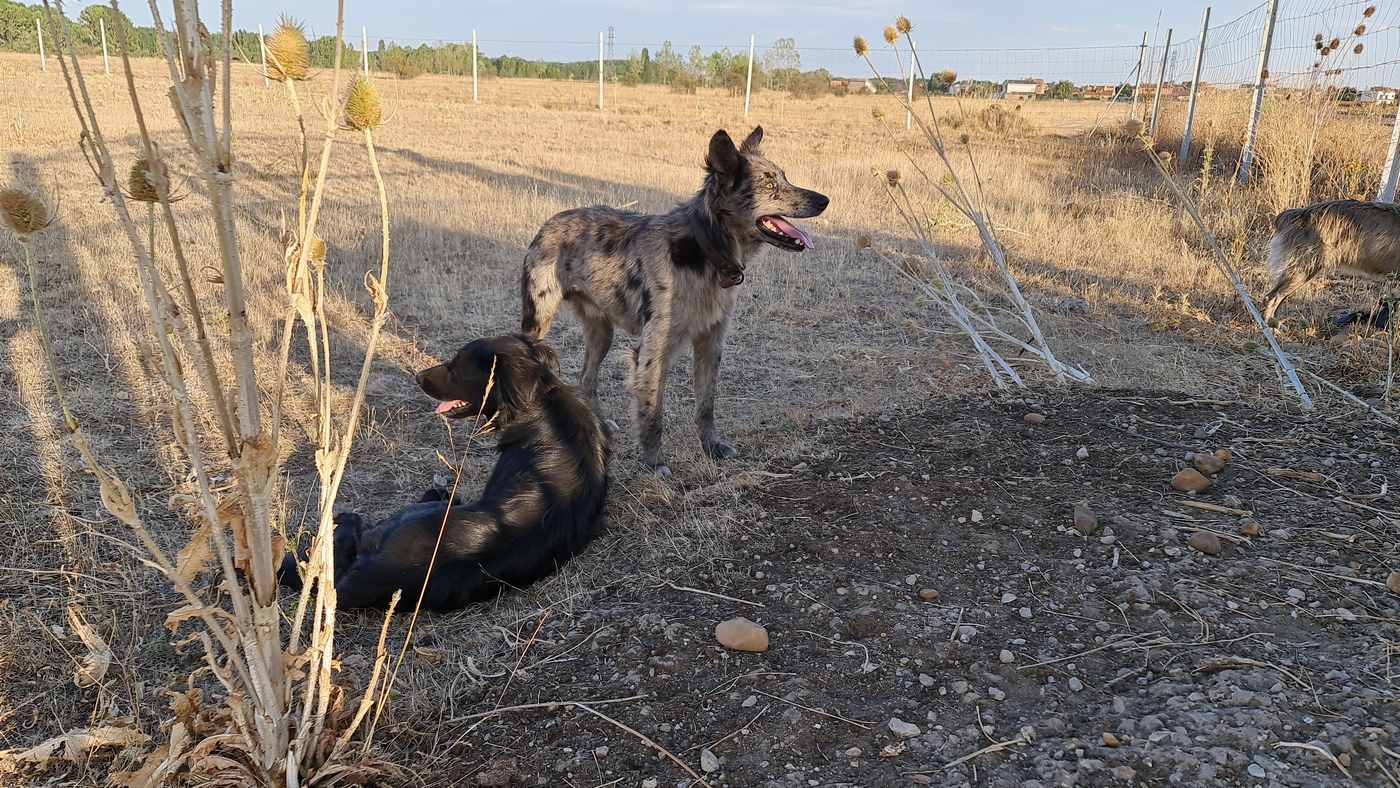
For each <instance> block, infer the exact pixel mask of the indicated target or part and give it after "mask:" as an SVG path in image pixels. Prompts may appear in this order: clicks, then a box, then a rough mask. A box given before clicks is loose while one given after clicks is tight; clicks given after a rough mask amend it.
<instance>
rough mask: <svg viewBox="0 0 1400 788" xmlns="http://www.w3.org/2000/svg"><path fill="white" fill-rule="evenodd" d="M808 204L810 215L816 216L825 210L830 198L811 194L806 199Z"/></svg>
mask: <svg viewBox="0 0 1400 788" xmlns="http://www.w3.org/2000/svg"><path fill="white" fill-rule="evenodd" d="M808 203H809V204H810V205H811V211H812V215H813V216H816V215H817V214H819V213H821V212H822V211H825V210H826V206H828V205H830V204H831V198H830V197H827V196H826V195H825V194H818V193H817V192H812V193H811V195H810V196H809V197H808Z"/></svg>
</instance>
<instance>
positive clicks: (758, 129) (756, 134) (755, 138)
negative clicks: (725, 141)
mask: <svg viewBox="0 0 1400 788" xmlns="http://www.w3.org/2000/svg"><path fill="white" fill-rule="evenodd" d="M762 143H763V127H762V126H754V127H753V131H751V132H749V136H747V137H745V138H744V144H743V145H740V146H739V152H740V153H758V146H759V145H760V144H762Z"/></svg>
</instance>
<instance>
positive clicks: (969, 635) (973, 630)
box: [957, 624, 977, 643]
mask: <svg viewBox="0 0 1400 788" xmlns="http://www.w3.org/2000/svg"><path fill="white" fill-rule="evenodd" d="M957 634H958V640H961V641H962V642H964V643H967V642H970V641H971V640H972V639H973V638H975V637H977V627H974V626H972V625H971V624H962V625H960V626H959V627H958V633H957Z"/></svg>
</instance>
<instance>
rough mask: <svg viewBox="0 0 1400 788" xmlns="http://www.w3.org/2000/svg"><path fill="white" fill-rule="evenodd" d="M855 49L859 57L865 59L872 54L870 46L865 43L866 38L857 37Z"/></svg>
mask: <svg viewBox="0 0 1400 788" xmlns="http://www.w3.org/2000/svg"><path fill="white" fill-rule="evenodd" d="M855 48H856V56H857V57H865V56H866V55H868V54H870V45H869V44H867V43H865V36H856V40H855Z"/></svg>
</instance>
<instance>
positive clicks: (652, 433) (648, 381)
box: [632, 318, 671, 476]
mask: <svg viewBox="0 0 1400 788" xmlns="http://www.w3.org/2000/svg"><path fill="white" fill-rule="evenodd" d="M670 334H671V332H670V325H669V322H668V321H666V320H663V319H661V318H657V319H654V320H651V321H650V322H648V323H647V324H646V325H645V326H643V327H642V338H641V341H640V342H639V344H638V345H637V350H636V353H635V356H634V368H633V370H632V398H633V400H634V401H635V402H636V423H637V439H638V442H639V443H641V446H642V463H643V464H645V465H646V466H647V467H648V468H651V469H652V470H654V471H656V473H657V474H658V475H660V476H670V475H671V469H670V468H667V467H666V463H665V462H664V461H663V460H662V458H661V425H662V421H663V414H662V410H663V402H664V400H665V393H666V367H667V362H668V360H669V356H670V351H671V336H670Z"/></svg>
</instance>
